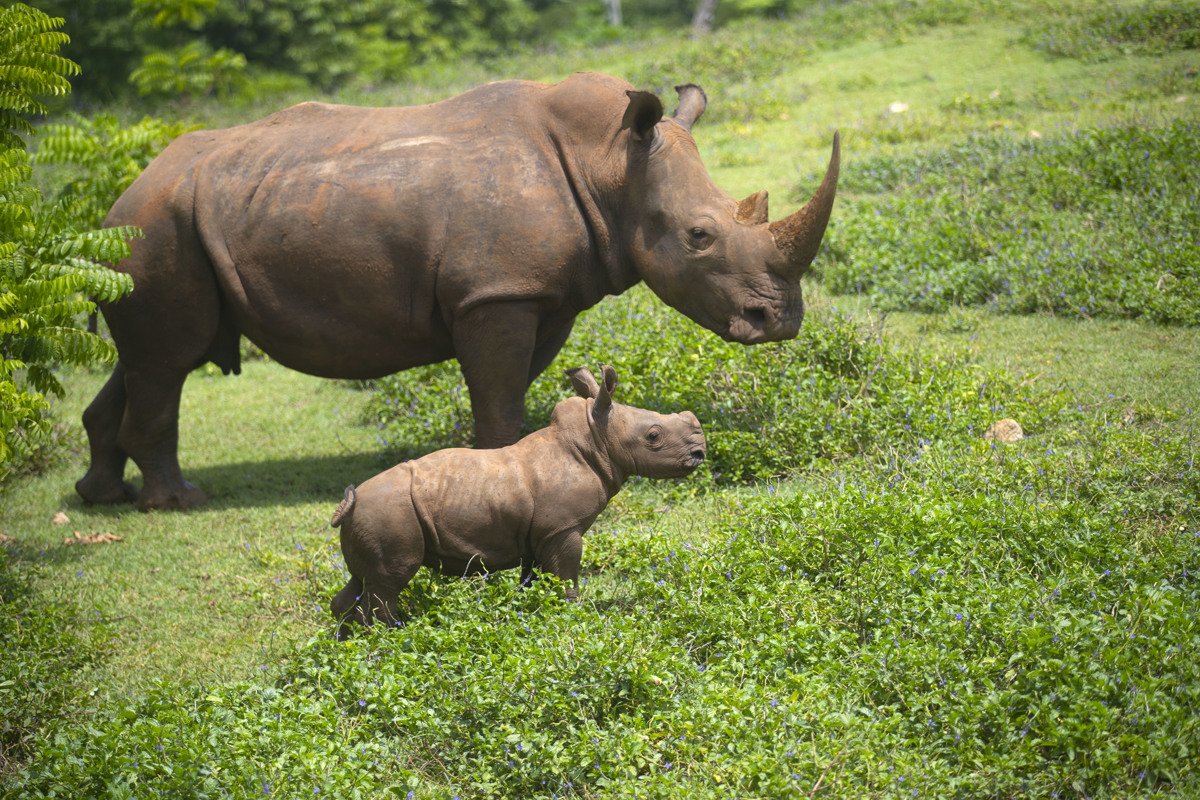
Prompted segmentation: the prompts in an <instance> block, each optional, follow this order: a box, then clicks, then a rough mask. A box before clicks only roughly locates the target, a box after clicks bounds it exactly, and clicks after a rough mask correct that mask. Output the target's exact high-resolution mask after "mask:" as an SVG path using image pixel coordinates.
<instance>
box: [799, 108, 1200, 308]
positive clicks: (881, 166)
mask: <svg viewBox="0 0 1200 800" xmlns="http://www.w3.org/2000/svg"><path fill="white" fill-rule="evenodd" d="M1198 132H1200V129H1198V128H1197V126H1196V123H1195V122H1188V121H1178V122H1175V123H1173V124H1171V125H1167V126H1163V127H1141V126H1137V127H1122V128H1109V129H1092V130H1084V131H1079V132H1076V133H1074V134H1071V135H1068V136H1064V137H1062V138H1060V139H1057V140H1043V141H1030V142H1016V141H1013V140H1011V139H1008V138H1006V137H1003V136H999V135H991V136H979V137H973V138H971V139H968V140H966V141H965V142H963V143H961V144H959V145H957V146H955V147H952V148H950V149H948V150H941V151H934V152H929V153H918V154H915V155H913V154H909V155H905V156H898V157H892V156H876V157H873V158H868V159H866V160H864V161H862V162H859V163H858V164H857V165H854V166H852V167H851V168H850V169H848V170H847V172H848V174H847V180H846V187H847V189H848V191H849V192H856V191H857V192H866V193H878V194H877V195H876V196H868V197H862V198H858V199H853V198H849V199H847V200H846V201H845V202H844V203H842V204H841V205H840V207H839V212H838V213H837V214H835V215H834V217H833V220H832V222H831V224H830V230H829V234H828V247H827V253H826V257H824V258H823V259H822V260H820V261H819V262H818V267H819V272H820V274H821V276H822V277H823V279H824V281H825V284H826V287H827V288H828V289H829V290H831V291H834V292H862V293H868V294H870V295H871V296H872V297H874V298H875V300H876V301H877V303H878V304H879V305H880V306H881V307H883V308H898V309H912V310H922V311H943V310H945V309H947V308H949V307H951V306H952V305H955V304H993V305H994V306H995V307H996V308H998V309H1000V310H1003V311H1014V312H1030V311H1037V310H1045V311H1055V312H1062V313H1068V314H1075V315H1079V316H1093V315H1097V314H1102V315H1113V316H1123V317H1143V316H1144V317H1147V318H1149V319H1151V320H1154V321H1156V322H1165V323H1181V324H1189V325H1195V324H1200V238H1198V235H1197V234H1198V232H1200V209H1198V208H1197V206H1196V204H1195V203H1194V202H1192V200H1191V198H1192V195H1193V193H1194V189H1193V187H1194V186H1195V185H1196V184H1197V182H1200V167H1198V166H1197V165H1198V164H1200V136H1197V133H1198Z"/></svg>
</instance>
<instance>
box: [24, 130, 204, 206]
mask: <svg viewBox="0 0 1200 800" xmlns="http://www.w3.org/2000/svg"><path fill="white" fill-rule="evenodd" d="M72 119H73V121H72V124H69V125H68V124H63V123H58V124H54V125H47V126H46V127H45V128H43V130H42V134H41V136H40V137H39V142H38V150H37V154H36V155H35V156H34V159H33V160H34V163H35V164H60V165H67V166H68V168H69V169H70V170H71V172H72V173H73V175H72V176H71V177H70V178H69V179H68V180H65V181H64V182H63V184H62V188H61V189H60V191H59V194H58V196H59V198H60V199H64V200H67V201H69V202H70V203H71V206H72V208H73V209H74V213H75V216H76V220H77V223H78V225H79V226H80V227H88V228H91V227H99V226H100V225H101V224H102V223H103V222H104V218H105V217H106V216H107V215H108V210H109V209H110V208H112V205H113V203H115V202H116V201H117V198H118V197H120V196H121V195H122V194H123V193H124V191H125V190H126V189H128V188H129V187H130V185H131V184H132V183H133V182H134V181H135V180H137V177H138V175H141V174H142V170H144V169H145V168H146V165H147V164H149V163H150V161H151V160H152V159H153V158H154V157H155V156H157V155H158V154H159V152H160V151H161V150H162V149H163V148H164V147H166V146H167V145H168V144H170V143H171V140H172V139H174V138H175V137H176V136H179V135H180V134H182V133H184V132H185V131H187V130H189V127H188V126H187V125H185V124H183V123H179V122H175V123H167V122H163V121H162V120H158V119H153V118H151V117H145V118H143V119H142V121H141V122H137V123H135V124H133V125H129V126H122V125H121V123H120V121H119V120H118V119H117V118H116V117H115V116H114V115H112V114H98V115H97V116H95V117H92V118H90V119H88V118H85V117H81V116H78V115H75V116H73V118H72Z"/></svg>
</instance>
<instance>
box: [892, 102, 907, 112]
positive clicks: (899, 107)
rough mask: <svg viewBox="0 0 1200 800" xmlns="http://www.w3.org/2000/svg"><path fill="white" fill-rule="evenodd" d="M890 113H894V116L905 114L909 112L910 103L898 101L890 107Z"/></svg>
mask: <svg viewBox="0 0 1200 800" xmlns="http://www.w3.org/2000/svg"><path fill="white" fill-rule="evenodd" d="M888 111H890V112H892V113H893V114H903V113H904V112H905V111H908V103H902V102H900V101H899V100H897V101H896V102H894V103H892V104H891V105H890V106H888Z"/></svg>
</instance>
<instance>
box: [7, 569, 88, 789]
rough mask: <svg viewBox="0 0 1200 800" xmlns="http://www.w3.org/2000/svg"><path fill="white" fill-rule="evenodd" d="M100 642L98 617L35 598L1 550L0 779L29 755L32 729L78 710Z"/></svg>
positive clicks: (33, 736)
mask: <svg viewBox="0 0 1200 800" xmlns="http://www.w3.org/2000/svg"><path fill="white" fill-rule="evenodd" d="M106 641H107V639H106V629H105V627H104V624H103V620H91V621H85V620H81V619H80V614H79V611H78V609H75V608H72V607H70V606H68V605H65V604H62V603H56V602H51V601H48V600H47V599H46V598H45V597H42V596H40V595H39V594H38V593H37V592H35V591H34V589H33V587H32V583H31V579H30V576H29V575H27V574H26V573H25V571H23V570H22V569H20V568H19V567H18V566H17V565H16V564H14V563H13V562H12V560H11V559H10V557H9V554H8V550H7V549H5V548H4V547H0V651H3V653H4V658H3V659H0V776H4V775H8V774H12V773H13V772H15V771H16V768H17V766H18V765H19V764H20V763H21V762H22V761H24V760H25V759H27V758H28V757H29V755H30V754H31V753H32V751H33V745H34V742H35V740H36V736H37V732H38V731H39V730H41V729H43V728H45V727H47V726H50V725H53V724H54V723H56V722H58V721H60V720H63V719H70V718H72V717H74V715H75V714H77V713H78V710H79V706H80V703H81V701H82V699H83V698H84V697H85V696H86V678H87V670H88V668H89V667H91V666H92V665H94V664H95V663H96V662H97V661H98V660H99V659H100V658H101V657H102V656H103V653H104V652H105V647H106Z"/></svg>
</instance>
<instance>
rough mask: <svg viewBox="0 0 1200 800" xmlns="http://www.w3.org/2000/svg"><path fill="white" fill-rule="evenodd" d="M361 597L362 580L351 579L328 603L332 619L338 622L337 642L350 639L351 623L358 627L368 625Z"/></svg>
mask: <svg viewBox="0 0 1200 800" xmlns="http://www.w3.org/2000/svg"><path fill="white" fill-rule="evenodd" d="M362 595H363V582H362V580H361V579H359V578H353V577H352V578H350V580H348V581H346V585H345V586H344V587H343V588H342V590H341V591H340V592H338V593H337V594H336V595H334V596H333V600H332V601H331V602H330V603H329V610H330V611H332V612H333V618H334V619H336V620H337V622H338V626H337V633H336V636H337V640H338V641H339V642H344V641H346V639H348V638H350V623H351V622H357V623H358V624H360V625H366V624H368V623H367V618H366V611H365V608H364V607H363V605H362V603H361V600H362Z"/></svg>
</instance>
